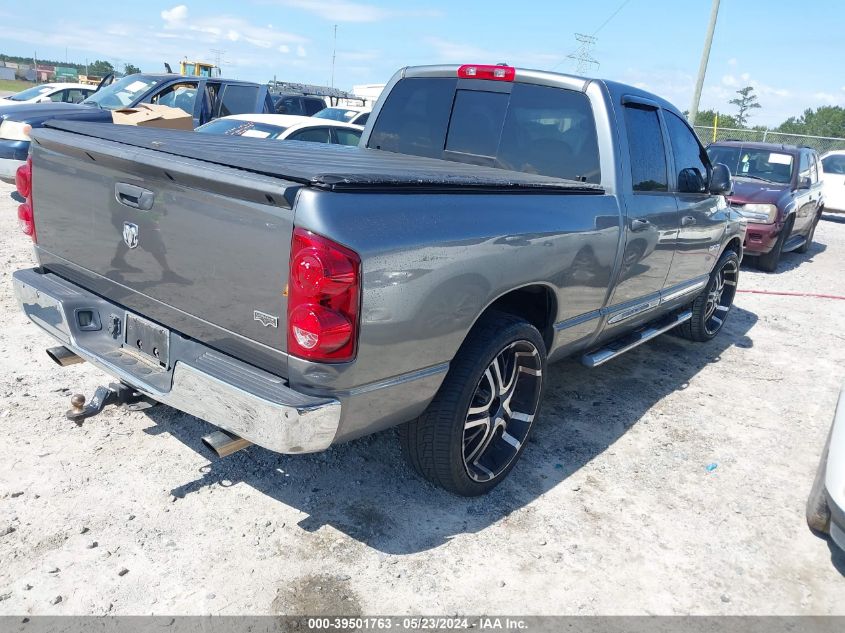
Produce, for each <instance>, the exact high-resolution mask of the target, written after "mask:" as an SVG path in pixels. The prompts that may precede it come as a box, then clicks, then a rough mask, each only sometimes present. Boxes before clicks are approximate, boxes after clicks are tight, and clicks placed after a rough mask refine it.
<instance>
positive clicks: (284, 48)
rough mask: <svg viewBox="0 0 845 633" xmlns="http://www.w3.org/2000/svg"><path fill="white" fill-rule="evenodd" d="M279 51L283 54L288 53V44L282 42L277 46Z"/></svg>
mask: <svg viewBox="0 0 845 633" xmlns="http://www.w3.org/2000/svg"><path fill="white" fill-rule="evenodd" d="M279 52H280V53H285V54H287V53H290V46H288V45H287V44H282V45H281V46H279Z"/></svg>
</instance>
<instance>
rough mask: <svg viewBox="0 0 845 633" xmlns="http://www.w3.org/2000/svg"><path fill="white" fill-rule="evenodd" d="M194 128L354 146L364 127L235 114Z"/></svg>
mask: <svg viewBox="0 0 845 633" xmlns="http://www.w3.org/2000/svg"><path fill="white" fill-rule="evenodd" d="M195 131H196V132H200V133H202V134H228V135H230V136H251V137H253V138H267V139H276V140H280V141H281V140H287V141H310V142H313V143H334V144H336V145H355V146H357V145H358V141H359V140H361V132H363V131H364V128H363V127H361V126H360V125H350V124H349V123H341V122H339V121H332V120H318V119H314V117H309V116H297V115H294V114H235V115H232V116H225V117H221V118H219V119H214V120H213V121H210V122H209V123H206V124H205V125H201V126H200V127H198V128H197V129H196V130H195Z"/></svg>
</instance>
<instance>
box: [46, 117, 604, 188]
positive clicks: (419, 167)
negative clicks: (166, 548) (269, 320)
mask: <svg viewBox="0 0 845 633" xmlns="http://www.w3.org/2000/svg"><path fill="white" fill-rule="evenodd" d="M46 127H47V128H53V129H54V130H61V131H63V132H72V133H74V134H80V135H83V136H88V137H93V138H99V139H104V140H107V141H112V142H114V143H120V144H123V145H126V146H127V147H138V148H144V149H149V150H155V151H158V152H162V153H165V154H171V155H173V156H180V157H183V158H191V159H195V160H200V161H203V162H207V163H213V164H217V165H224V166H227V167H234V168H236V169H243V170H245V171H250V172H254V173H258V174H263V175H267V176H273V177H277V178H282V179H284V180H287V181H293V182H297V183H301V184H304V185H310V186H314V187H318V188H321V189H326V190H330V191H361V190H381V191H383V190H392V189H401V190H402V191H408V190H409V189H420V190H426V191H431V190H436V191H440V190H461V189H464V190H466V189H472V190H496V191H501V190H502V189H505V190H509V191H513V192H515V193H516V192H548V193H593V194H600V193H602V192H603V191H604V190H603V189H602V187H601V186H600V185H596V184H591V183H584V182H576V181H574V180H564V179H562V178H552V177H549V176H539V175H536V174H528V173H523V172H516V171H506V170H503V169H497V168H493V167H481V166H477V165H469V164H465V163H456V162H452V161H447V160H440V159H436V158H422V157H419V156H410V155H406V154H397V153H393V152H386V151H382V150H376V149H369V148H361V147H347V146H341V145H332V144H328V143H325V144H324V143H306V142H299V141H286V142H284V143H274V142H268V141H267V140H265V139H256V138H248V137H243V136H218V135H212V134H197V133H195V132H189V131H182V130H167V129H155V128H139V127H132V126H128V125H102V124H98V123H84V122H76V121H61V120H54V121H48V122H47V124H46ZM51 134H54V133H52V132H51V131H50V130H49V129H48V130H46V131H45V130H44V129H43V128H42V129H36V130H33V133H32V138H33V140H34V141H35V142H36V143H37V142H39V138H40V137H42V135H44V136H47V137H48V136H50V135H51Z"/></svg>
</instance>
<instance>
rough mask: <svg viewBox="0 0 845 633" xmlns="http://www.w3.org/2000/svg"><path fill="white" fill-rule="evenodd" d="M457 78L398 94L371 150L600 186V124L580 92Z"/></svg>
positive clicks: (398, 89) (414, 81)
mask: <svg viewBox="0 0 845 633" xmlns="http://www.w3.org/2000/svg"><path fill="white" fill-rule="evenodd" d="M484 86H485V83H484V82H481V81H472V80H470V81H463V82H461V81H460V80H458V79H457V78H448V77H436V78H408V79H403V80H402V81H400V82H399V83H397V84H396V86H394V88H393V90H392V91H391V92H390V94H389V95H388V97H387V100H386V102H385V104H384V106H383V108H382V111H381V114H380V115H379V117H378V119H377V120H376V121H375V124H374V126H373V131H372V134H371V136H370V139H369V143H368V146H369V147H371V148H375V149H382V150H386V151H391V152H399V153H402V154H412V155H415V156H426V157H429V158H444V159H447V160H452V161H456V162H464V163H471V164H477V165H486V166H490V167H497V168H499V169H507V170H512V171H520V172H524V173H531V174H538V175H542V176H551V177H555V178H565V179H568V180H576V181H579V182H591V183H598V182H600V181H601V170H600V168H599V152H598V141H597V135H596V126H595V118H594V116H593V112H592V108H591V106H590V102H589V99H588V98H587V96H586V95H584V94H583V93H581V92H576V91H573V90H567V89H564V88H556V87H549V86H538V85H533V84H523V83H513V84H507V85H506V86H501V85H498V86H495V87H494V86H490V88H489V89H485V87H484Z"/></svg>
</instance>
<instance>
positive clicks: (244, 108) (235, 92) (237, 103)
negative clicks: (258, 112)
mask: <svg viewBox="0 0 845 633" xmlns="http://www.w3.org/2000/svg"><path fill="white" fill-rule="evenodd" d="M256 99H258V86H239V85H234V84H233V85H229V86H225V87H224V89H223V97H222V98H221V99H220V116H229V115H230V114H245V113H247V112H252V111H253V110H254V109H255V101H256Z"/></svg>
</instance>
